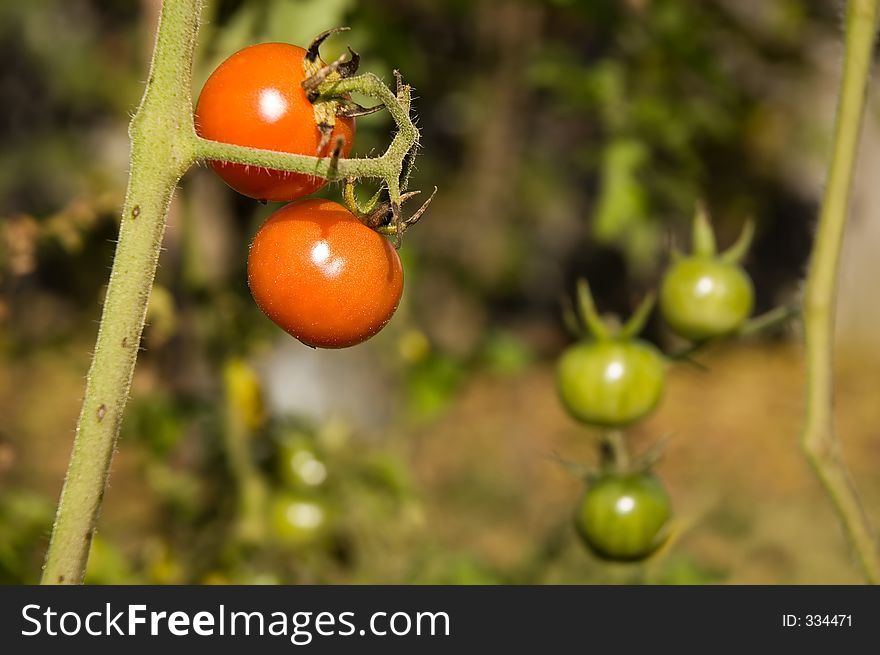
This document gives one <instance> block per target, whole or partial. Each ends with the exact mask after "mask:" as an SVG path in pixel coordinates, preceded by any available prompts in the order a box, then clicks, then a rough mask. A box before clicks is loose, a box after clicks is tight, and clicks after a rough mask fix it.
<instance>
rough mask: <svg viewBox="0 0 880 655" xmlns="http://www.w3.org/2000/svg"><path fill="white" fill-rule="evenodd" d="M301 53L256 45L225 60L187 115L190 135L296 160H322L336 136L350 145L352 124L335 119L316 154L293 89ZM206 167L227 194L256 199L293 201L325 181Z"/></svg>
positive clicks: (316, 136) (308, 111)
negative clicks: (193, 130) (298, 157)
mask: <svg viewBox="0 0 880 655" xmlns="http://www.w3.org/2000/svg"><path fill="white" fill-rule="evenodd" d="M305 54H306V51H305V50H304V49H303V48H300V47H298V46H295V45H290V44H288V43H260V44H258V45H253V46H250V47H248V48H245V49H244V50H239V51H238V52H236V53H235V54H234V55H232V56H231V57H229V58H228V59H226V60H225V61H224V62H223V63H222V64H220V66H218V67H217V69H216V70H215V71H214V72H213V73H212V74H211V76H210V77H209V78H208V80H207V81H206V82H205V86H204V88H202V93H201V95H200V96H199V100H198V103H197V104H196V110H195V121H196V131H197V132H198V134H199V135H200V136H202V137H204V138H206V139H210V140H212V141H221V142H224V143H233V144H235V145H240V146H249V147H252V148H265V149H267V150H277V151H281V152H291V153H296V154H301V155H312V156H315V155H322V156H326V155H328V154H329V152H330V149H332V147H333V145H332V144H333V143H334V142H335V140H336V137H338V136H341V137H343V138H344V139H345V145H344V146H343V148H342V156H348V154H349V152H350V151H351V146H352V143H353V140H354V129H355V128H354V119H351V118H344V117H339V118H337V119H336V125H335V126H334V128H333V132H332V134H331V137H330V141H329V143H328V145H327V146H326V147H325V148H324V150H323V151H322V152H320V153H319V152H318V146H319V144H320V143H321V133H320V131H319V130H318V126H317V124H316V122H315V116H314V111H313V106H312V103H310V102H309V100H308V98H306V94H305V91H303V88H302V86H300V83H301V82H302V81H303V79H304V78H305V74H304V73H303V58H304V56H305ZM210 164H211V167H212V168H213V169H214V170H215V171H216V172H217V174H218V175H219V176H220V177H221V178H222V179H223V181H224V182H226V183H227V184H228V185H229V186H231V187H232V188H233V189H235V190H236V191H238V192H239V193H242V194H244V195H246V196H250V197H251V198H257V199H258V200H296V199H297V198H301V197H303V196H306V195H308V194H310V193H314V192H315V191H317V190H318V189H320V188H321V187H322V186H324V184H326V180H324V179H323V178H319V177H314V176H311V175H302V174H299V173H287V172H284V171H275V170H267V169H262V168H257V167H253V166H244V165H241V164H231V163H227V162H210Z"/></svg>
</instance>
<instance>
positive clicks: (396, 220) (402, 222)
mask: <svg viewBox="0 0 880 655" xmlns="http://www.w3.org/2000/svg"><path fill="white" fill-rule="evenodd" d="M356 182H357V181H356V180H355V178H352V177H349V178H346V180H345V184H344V186H343V199H344V202H345V206H346V208H347V209H348V210H349V211H350V212H351V213H352V214H354V215H355V216H357V217H358V220H360V221H361V222H362V223H363V224H364V225H366V226H367V227H368V228H370V229H372V230H375V231H376V232H378V233H380V234H385V235H388V236H393V237H394V238H395V239H394V247H395V248H398V249H399V248H400V245H401V241H402V237H403V234H404V233H405V232H406V231H407V230H408V229H409V228H410V227H412V226H413V225H415V224H416V223H418V222H419V220H420V219H421V218H422V216H423V215H424V213H425V212H426V211H427V209H428V206H429V205H430V204H431V201H432V200H434V196H435V195H437V187H436V186H435V187H434V191H432V192H431V195H430V196H429V197H428V199H427V200H426V201H425V202H423V203H422V205H421V206H420V207H419V208H418V209H417V210H416V211H415V212H413V214H412V215H410V216H409V217H407V218H403V216H402V215H401V212H400V208H401V206H402V205H403V203H405V202H406V201H407V200H409V199H410V198H413V197H415V196H417V195H419V194H421V191H418V190H417V191H408V192H406V193H403V194H401V196H400V202H398V203H395V202H392V201H390V200H386V199H383V198H382V196H383V192H384V191H385V189H384V188H381V187H380V188H379V190H378V191H376V193H374V194H373V196H372V197H371V198H370V199H369V200H367V202H366V203H364V204H361V203H360V202H359V201H358V199H357V194H356V189H355V185H356Z"/></svg>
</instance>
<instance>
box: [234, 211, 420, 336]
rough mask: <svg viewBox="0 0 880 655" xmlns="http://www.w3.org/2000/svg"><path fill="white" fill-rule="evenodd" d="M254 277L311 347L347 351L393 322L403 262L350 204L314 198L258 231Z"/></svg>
mask: <svg viewBox="0 0 880 655" xmlns="http://www.w3.org/2000/svg"><path fill="white" fill-rule="evenodd" d="M248 282H249V284H250V288H251V294H253V297H254V300H255V301H256V302H257V305H258V306H259V307H260V309H262V310H263V312H264V313H265V314H266V315H267V316H268V317H269V318H270V319H272V320H273V321H274V322H275V323H277V324H278V325H279V326H280V327H281V328H283V329H284V330H285V331H287V332H288V333H290V334H291V335H293V336H294V337H296V338H297V339H299V340H300V341H302V342H303V343H305V344H308V345H310V346H316V347H321V348H344V347H346V346H353V345H354V344H357V343H360V342H362V341H365V340H366V339H369V338H370V337H371V336H373V335H374V334H376V333H377V332H378V331H379V330H381V329H382V328H383V327H384V326H385V324H386V323H387V322H388V321H389V320H390V319H391V315H392V314H394V310H395V309H397V304H398V303H399V302H400V296H401V294H402V293H403V267H402V266H401V264H400V258H399V257H398V256H397V251H396V250H394V247H393V246H392V245H391V244H390V243H389V242H388V240H387V239H386V238H385V237H383V236H381V235H380V234H378V233H376V232H375V231H373V230H371V229H370V228H368V227H366V226H365V225H364V224H363V223H361V222H360V221H359V220H358V219H357V218H355V216H354V214H352V213H351V212H350V211H348V210H347V209H346V208H345V207H343V206H342V205H340V204H338V203H335V202H332V201H329V200H320V199H317V198H308V199H305V200H300V201H297V202H293V203H291V204H289V205H286V206H285V207H282V208H281V209H279V210H278V211H277V212H275V213H274V214H272V216H270V217H269V220H267V221H266V222H265V223H264V224H263V226H262V227H261V228H260V230H259V231H258V232H257V236H256V237H255V238H254V242H253V245H252V246H251V251H250V255H249V256H248Z"/></svg>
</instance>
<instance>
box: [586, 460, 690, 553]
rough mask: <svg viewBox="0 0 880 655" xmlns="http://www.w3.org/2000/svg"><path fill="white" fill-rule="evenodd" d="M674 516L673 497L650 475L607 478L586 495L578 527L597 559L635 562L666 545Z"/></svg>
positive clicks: (589, 489) (639, 474) (590, 487)
mask: <svg viewBox="0 0 880 655" xmlns="http://www.w3.org/2000/svg"><path fill="white" fill-rule="evenodd" d="M671 515H672V506H671V503H670V501H669V496H668V495H667V494H666V490H665V489H664V488H663V485H662V484H661V483H660V481H659V480H657V478H655V477H654V476H653V475H651V474H650V473H633V474H625V475H606V476H604V477H602V478H600V479H598V480H596V481H595V482H593V483H591V484H590V486H589V488H588V489H587V491H586V493H584V497H583V499H582V500H581V504H580V506H579V507H578V509H577V512H576V514H575V527H576V528H577V531H578V533H579V534H580V536H581V538H582V539H583V541H584V543H585V544H586V545H587V546H588V547H589V548H590V550H592V551H593V552H594V553H595V554H596V555H597V556H599V557H601V558H603V559H607V560H612V561H619V562H632V561H637V560H641V559H644V558H646V557H648V556H649V555H650V554H651V553H653V552H654V551H655V550H657V549H658V548H659V547H660V546H662V545H663V543H664V542H665V541H666V538H667V536H668V534H667V529H666V528H667V524H668V522H669V519H670V517H671Z"/></svg>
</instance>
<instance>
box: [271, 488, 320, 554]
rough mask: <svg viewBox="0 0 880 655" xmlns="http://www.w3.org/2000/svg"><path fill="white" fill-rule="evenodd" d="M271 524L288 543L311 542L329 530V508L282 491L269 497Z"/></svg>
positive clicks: (293, 544)
mask: <svg viewBox="0 0 880 655" xmlns="http://www.w3.org/2000/svg"><path fill="white" fill-rule="evenodd" d="M271 526H272V533H273V534H274V535H275V537H276V538H277V539H278V541H280V542H283V543H286V544H289V545H292V546H303V545H308V544H313V543H316V542H318V541H320V540H321V539H322V538H323V537H324V536H326V534H327V532H328V530H329V527H330V516H329V509H328V507H327V506H326V505H325V504H324V503H323V502H321V501H319V500H316V499H313V498H308V497H304V496H298V495H293V494H287V493H282V494H279V495H278V496H276V497H275V498H274V499H273V500H272V506H271Z"/></svg>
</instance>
